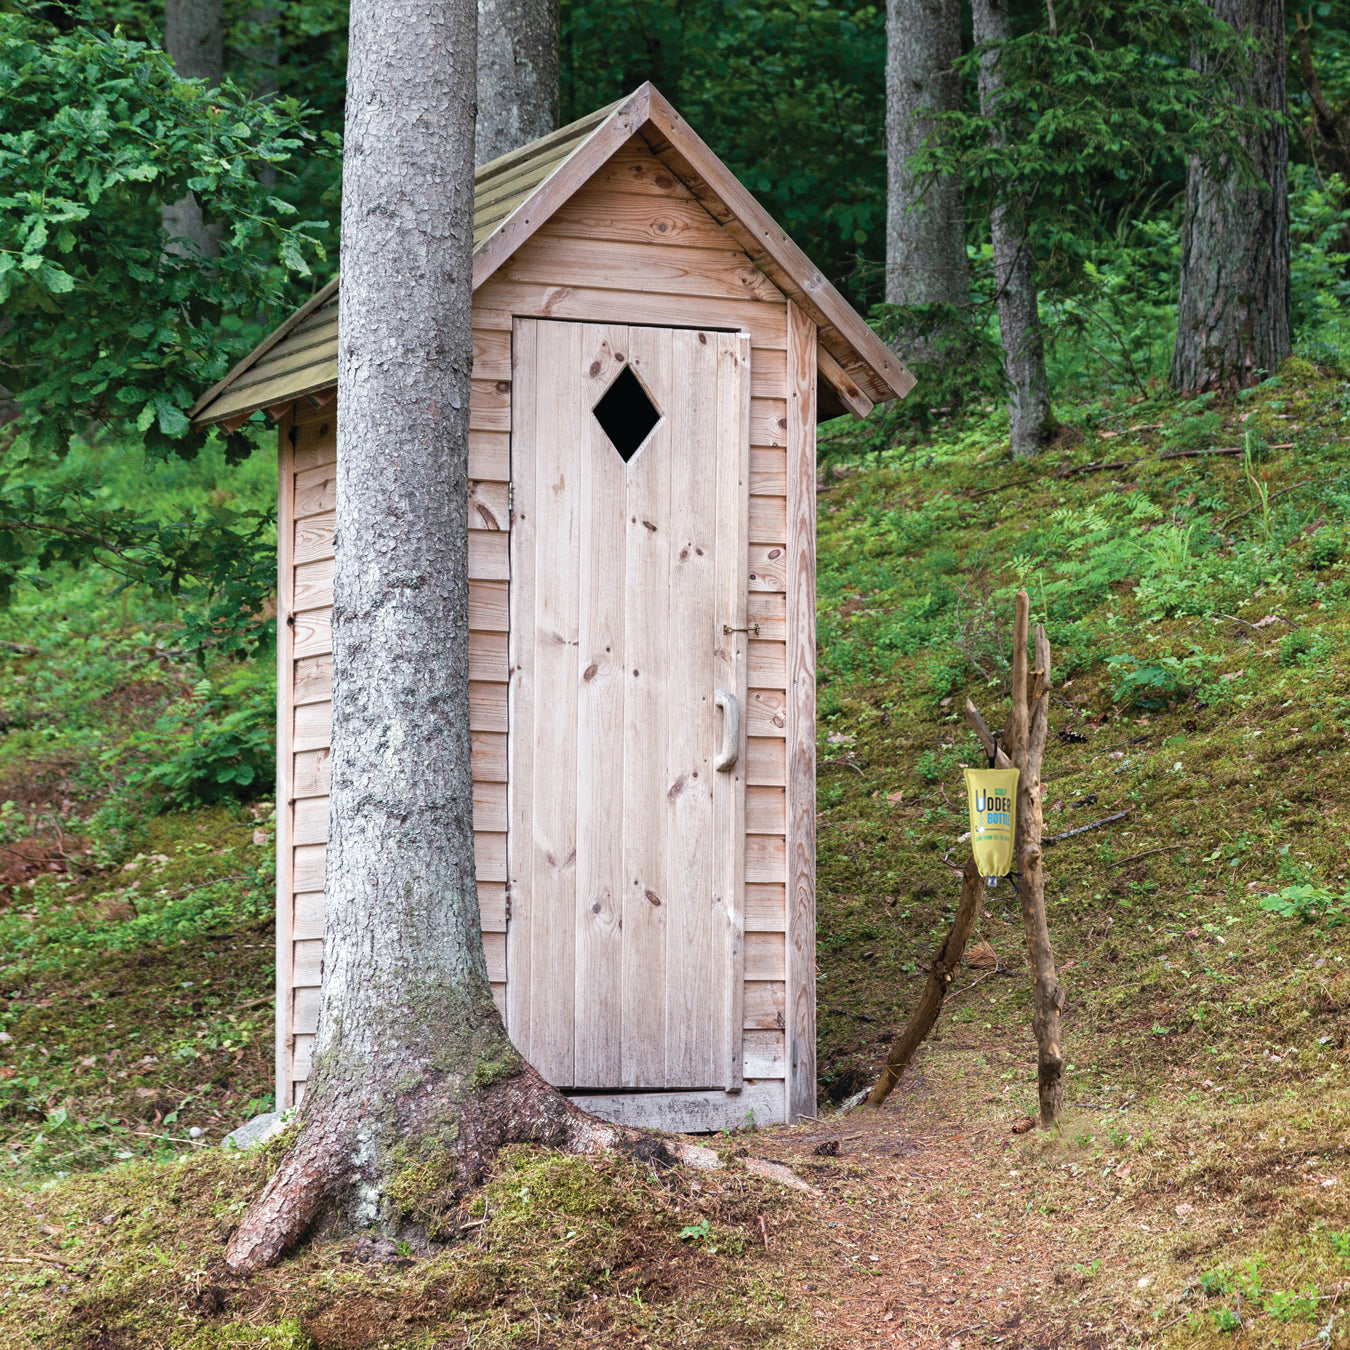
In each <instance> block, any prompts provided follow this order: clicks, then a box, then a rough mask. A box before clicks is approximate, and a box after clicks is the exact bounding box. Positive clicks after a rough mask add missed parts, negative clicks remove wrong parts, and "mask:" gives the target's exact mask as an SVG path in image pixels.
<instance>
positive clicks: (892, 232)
mask: <svg viewBox="0 0 1350 1350" xmlns="http://www.w3.org/2000/svg"><path fill="white" fill-rule="evenodd" d="M960 55H961V5H960V0H888V3H887V6H886V164H887V198H886V300H887V302H888V303H889V304H892V305H936V304H942V305H954V306H958V307H960V306H964V305H965V304H966V302H967V300H968V299H969V292H970V269H969V267H968V265H967V262H966V204H965V196H964V194H963V192H962V190H961V178H960V176H959V175H958V174H944V175H942V176H941V177H937V178H933V179H930V180H929V181H928V182H924V181H923V180H922V179H921V178H919V177H918V176H916V175H915V174H914V172H913V171H912V170H911V169H910V167H909V161H910V160H911V159H912V158H913V157H914V156H915V155H916V154H918V152H919V150H920V149H921V148H922V147H923V144H924V142H925V141H926V140H927V139H928V137H929V136H930V135H931V134H932V133H933V129H934V126H935V125H936V124H935V121H934V114H936V113H944V112H954V111H956V110H958V109H959V108H960V107H961V104H962V97H961V94H962V91H961V79H960V77H959V76H958V75H957V73H956V72H955V70H953V68H952V63H953V62H954V61H955V60H956V59H957V57H959V56H960ZM916 344H917V345H918V346H919V347H921V346H922V336H921V335H920V334H917V333H913V334H907V333H902V334H901V335H900V343H899V345H900V346H901V347H902V349H905V350H906V351H907V353H908V354H909V355H911V356H914V355H915V350H916Z"/></svg>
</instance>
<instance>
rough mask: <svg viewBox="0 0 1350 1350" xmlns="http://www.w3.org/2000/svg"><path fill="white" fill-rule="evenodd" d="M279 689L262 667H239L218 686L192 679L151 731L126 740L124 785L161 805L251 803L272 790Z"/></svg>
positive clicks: (117, 752)
mask: <svg viewBox="0 0 1350 1350" xmlns="http://www.w3.org/2000/svg"><path fill="white" fill-rule="evenodd" d="M275 726H276V692H275V688H274V687H273V685H272V682H271V680H270V679H269V678H268V673H267V672H266V671H261V670H260V669H259V668H258V667H257V666H247V667H241V668H240V673H239V674H238V675H237V676H236V677H235V678H234V679H233V680H231V681H228V682H226V683H224V684H222V685H220V686H219V687H216V686H214V685H213V684H212V683H211V681H210V680H206V679H203V680H201V681H199V682H198V683H197V685H196V686H195V687H194V689H193V691H192V695H191V697H189V698H186V699H182V700H180V701H178V702H176V703H174V704H172V705H171V706H170V707H169V708H168V710H167V711H166V712H165V713H164V714H163V715H162V716H161V717H159V718H158V719H157V720H156V722H155V724H154V726H153V727H151V728H150V729H149V730H148V731H145V732H141V733H138V734H136V735H134V736H132V737H130V738H129V739H128V741H127V742H126V746H125V748H121V747H119V748H118V749H116V750H115V751H113V752H112V753H113V754H115V755H117V756H118V757H119V758H120V757H122V756H123V755H126V756H127V757H128V758H129V759H130V761H131V762H130V765H129V767H127V768H126V769H125V771H124V780H125V784H126V787H127V788H129V789H131V790H133V791H135V790H138V789H139V790H141V791H143V792H144V793H146V795H148V796H149V797H150V798H151V799H152V801H154V802H155V803H156V804H157V805H158V806H159V807H160V809H172V808H176V807H189V806H210V805H213V804H215V803H217V802H222V801H229V800H248V799H250V798H254V797H258V796H264V795H266V794H267V793H268V791H270V789H271V786H272V778H273V772H274V766H275V755H276V737H275Z"/></svg>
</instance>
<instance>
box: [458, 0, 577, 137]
mask: <svg viewBox="0 0 1350 1350" xmlns="http://www.w3.org/2000/svg"><path fill="white" fill-rule="evenodd" d="M558 27H559V19H558V0H478V150H477V162H478V163H479V164H486V163H487V162H488V161H489V160H491V159H497V158H498V157H499V156H501V155H505V154H509V153H510V152H511V151H512V150H516V149H518V148H519V147H520V146H522V145H525V144H527V143H528V142H529V141H533V140H537V139H538V138H539V137H540V136H547V135H548V133H549V132H550V131H553V130H554V129H555V128H556V127H557V125H558Z"/></svg>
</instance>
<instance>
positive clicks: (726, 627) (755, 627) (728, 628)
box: [722, 623, 759, 637]
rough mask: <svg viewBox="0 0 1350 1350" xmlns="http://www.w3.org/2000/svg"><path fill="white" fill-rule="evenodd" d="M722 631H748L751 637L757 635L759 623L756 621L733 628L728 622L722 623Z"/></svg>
mask: <svg viewBox="0 0 1350 1350" xmlns="http://www.w3.org/2000/svg"><path fill="white" fill-rule="evenodd" d="M722 631H723V632H724V633H749V634H750V635H751V636H752V637H758V636H759V625H758V624H757V623H752V624H751V625H750V626H749V627H748V628H733V627H732V626H731V625H730V624H726V623H724V624H723V625H722Z"/></svg>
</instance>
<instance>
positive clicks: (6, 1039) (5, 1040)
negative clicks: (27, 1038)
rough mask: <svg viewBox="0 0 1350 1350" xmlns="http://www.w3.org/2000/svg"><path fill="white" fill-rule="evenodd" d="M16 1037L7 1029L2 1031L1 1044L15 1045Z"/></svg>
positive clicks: (0, 1035)
mask: <svg viewBox="0 0 1350 1350" xmlns="http://www.w3.org/2000/svg"><path fill="white" fill-rule="evenodd" d="M13 1044H14V1037H13V1036H11V1035H10V1034H9V1032H7V1031H0V1045H13Z"/></svg>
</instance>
